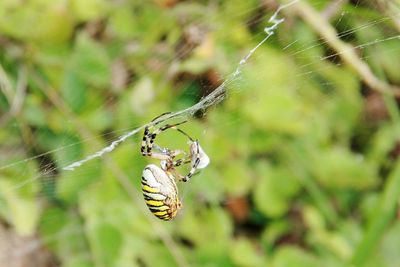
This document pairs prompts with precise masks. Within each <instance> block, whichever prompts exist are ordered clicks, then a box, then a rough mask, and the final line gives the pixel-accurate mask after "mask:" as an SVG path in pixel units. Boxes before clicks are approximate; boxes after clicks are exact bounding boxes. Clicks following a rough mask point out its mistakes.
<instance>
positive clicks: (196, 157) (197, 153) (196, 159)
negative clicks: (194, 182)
mask: <svg viewBox="0 0 400 267" xmlns="http://www.w3.org/2000/svg"><path fill="white" fill-rule="evenodd" d="M194 142H195V144H196V151H195V152H194V155H193V154H192V155H191V159H187V163H189V162H192V163H193V164H192V168H191V169H190V171H189V173H188V174H187V175H186V176H183V177H182V179H181V180H182V181H184V182H187V181H189V180H190V178H191V177H192V176H193V174H194V173H195V172H196V170H197V167H198V165H199V163H200V149H199V144H198V141H197V140H196V141H194ZM193 157H194V159H193ZM178 161H179V160H178ZM179 165H180V164H179ZM179 165H178V166H179Z"/></svg>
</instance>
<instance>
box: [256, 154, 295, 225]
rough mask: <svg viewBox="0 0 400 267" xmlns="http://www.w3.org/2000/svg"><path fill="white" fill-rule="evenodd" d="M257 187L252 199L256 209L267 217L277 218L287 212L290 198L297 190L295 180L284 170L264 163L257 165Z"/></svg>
mask: <svg viewBox="0 0 400 267" xmlns="http://www.w3.org/2000/svg"><path fill="white" fill-rule="evenodd" d="M256 170H257V177H258V179H259V180H258V181H257V187H255V189H254V195H253V199H254V202H255V204H256V207H257V208H258V209H259V210H260V211H261V212H263V213H264V214H265V215H266V216H269V217H279V216H282V215H283V214H284V213H285V212H287V211H288V209H289V205H290V198H291V197H292V196H294V195H295V194H296V193H297V192H298V191H299V190H300V185H299V183H298V181H297V180H296V178H295V177H294V176H293V175H292V174H291V173H290V172H289V171H287V170H285V169H274V168H272V167H270V166H268V165H267V163H265V162H263V163H262V162H260V164H258V165H257V168H256Z"/></svg>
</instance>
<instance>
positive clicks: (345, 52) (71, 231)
mask: <svg viewBox="0 0 400 267" xmlns="http://www.w3.org/2000/svg"><path fill="white" fill-rule="evenodd" d="M299 2H300V3H299ZM346 2H347V1H335V2H333V3H332V4H331V5H328V6H329V8H326V10H325V12H326V13H324V15H326V16H328V17H329V14H331V16H332V13H333V14H334V13H335V12H339V10H340V8H341V5H343V4H345V3H346ZM313 3H314V4H313V5H314V6H313V9H317V8H318V7H319V6H322V5H323V4H325V2H319V1H315V2H313ZM391 3H392V2H390V4H391ZM393 3H395V2H393ZM303 4H304V2H302V1H292V2H290V3H287V4H285V5H282V6H281V7H279V8H277V10H276V12H275V13H274V14H273V15H272V16H271V17H270V19H269V21H268V22H269V24H268V26H267V27H266V28H265V29H264V31H265V32H264V33H258V34H257V38H255V39H256V40H260V39H261V41H259V42H258V43H257V42H254V43H257V45H256V46H254V47H253V48H252V49H251V50H249V51H248V52H245V56H244V57H243V58H242V59H240V60H239V63H237V64H235V63H233V64H231V65H230V66H229V70H228V71H227V73H229V71H231V74H229V75H227V76H226V78H225V79H223V81H222V83H221V84H220V85H219V86H218V87H217V88H215V89H214V90H212V92H211V93H209V94H207V95H206V96H204V97H202V98H201V99H200V101H199V102H197V103H195V104H194V105H191V106H190V107H188V108H183V109H178V110H177V111H173V112H171V113H169V114H166V115H164V116H162V117H160V118H158V119H157V120H155V121H154V122H148V123H145V124H139V123H137V125H140V126H138V127H135V128H134V129H119V130H118V131H112V132H109V133H107V134H105V135H104V136H96V137H93V136H91V135H90V134H87V135H85V131H84V130H83V131H82V132H81V133H83V134H82V136H84V138H83V139H84V140H83V141H81V140H77V141H75V142H74V141H73V140H76V139H74V138H73V137H72V138H70V137H65V138H64V139H63V140H62V142H61V143H64V144H66V145H61V146H60V147H58V148H57V149H55V150H54V149H53V150H49V151H47V152H45V153H40V154H37V155H36V156H34V157H29V158H24V159H22V160H14V159H11V160H9V159H2V161H4V162H10V163H2V164H0V173H7V172H15V174H14V175H15V176H18V177H20V178H17V179H16V180H17V182H15V181H13V182H12V183H10V184H8V182H7V183H4V184H2V186H3V189H2V192H1V194H2V195H5V196H6V197H3V198H4V199H6V200H5V201H4V203H2V204H1V207H3V208H2V211H1V213H2V215H3V217H4V218H7V220H8V221H9V222H10V223H11V224H12V221H13V220H18V218H15V217H14V218H13V217H12V216H10V215H7V213H9V209H10V208H9V207H7V201H11V200H12V199H19V201H21V202H23V201H25V200H24V199H23V197H22V196H23V195H24V192H25V191H29V190H33V191H37V190H38V189H37V188H38V187H39V186H42V187H44V188H49V189H48V190H49V191H51V187H54V186H56V185H55V181H54V177H58V176H59V175H60V173H62V174H63V179H64V180H65V179H67V180H69V181H70V187H72V188H77V187H80V186H82V187H84V188H85V186H84V185H86V183H91V182H93V180H95V179H94V178H93V176H95V175H96V173H97V172H96V168H97V167H96V166H97V165H96V160H95V159H99V158H102V161H104V165H106V166H107V168H108V169H109V170H110V173H113V175H112V177H113V178H116V179H118V181H119V183H120V184H121V185H122V186H123V187H124V189H125V190H126V191H127V194H128V195H129V197H130V198H131V199H132V200H133V202H134V203H136V205H137V206H139V209H142V210H141V212H142V213H143V214H144V217H145V218H146V220H147V223H148V224H150V225H151V229H153V230H154V232H155V233H156V234H155V235H156V236H158V237H159V238H160V239H161V240H162V241H163V244H164V245H165V246H166V247H168V249H169V251H170V253H171V255H172V258H173V259H174V261H175V263H176V264H177V265H178V266H189V264H188V259H187V258H186V257H185V255H184V253H182V251H181V248H180V247H179V246H178V245H177V244H176V242H175V240H173V238H172V237H171V234H170V232H169V231H168V229H166V228H167V227H165V226H164V225H162V224H160V223H159V222H157V221H155V220H153V218H151V216H152V215H151V214H149V213H148V211H147V210H146V208H145V207H144V206H143V203H142V202H143V201H142V199H141V195H138V191H137V190H136V189H135V187H133V186H132V185H131V180H130V178H129V177H127V176H126V174H125V172H124V171H122V170H121V167H120V166H119V164H115V163H114V162H113V161H114V157H113V156H112V155H113V154H114V153H117V152H118V150H116V148H117V147H118V148H119V149H121V150H123V151H124V148H122V146H121V148H120V147H119V146H120V145H121V144H122V143H125V142H126V141H128V140H130V139H131V138H132V137H134V136H136V135H141V131H142V130H143V129H144V128H145V127H146V126H151V125H153V124H156V123H167V122H169V121H171V120H175V119H192V118H193V117H195V116H196V114H198V113H199V112H200V113H202V114H203V115H205V114H208V112H209V110H210V108H211V107H214V106H216V105H218V104H219V103H221V101H223V100H226V99H228V100H229V97H227V95H228V96H229V94H238V95H241V94H246V93H247V92H245V91H244V90H245V89H243V88H242V87H245V86H244V84H246V83H249V84H251V83H254V82H256V81H260V80H263V79H266V78H265V77H262V75H264V72H262V71H258V70H257V69H256V68H252V67H251V66H250V65H251V62H252V60H254V61H257V60H260V59H261V60H269V59H268V58H267V59H265V58H264V57H263V56H262V50H261V49H262V48H263V46H267V45H269V44H271V45H276V43H275V42H276V41H275V40H273V39H272V38H271V39H270V40H271V43H269V42H267V43H265V42H266V41H267V40H269V38H270V37H271V36H272V35H273V34H274V33H275V32H276V31H277V30H278V31H279V30H280V29H281V27H283V28H282V29H285V28H284V26H285V24H286V23H288V22H287V20H286V21H284V20H283V19H284V18H285V17H286V15H287V16H290V14H291V12H296V14H297V15H298V16H300V17H301V18H302V19H303V20H304V21H307V22H309V23H310V24H311V25H317V26H316V27H315V28H314V30H315V32H317V33H318V34H319V36H320V39H317V40H316V41H314V42H312V43H309V44H307V45H304V43H302V45H303V46H300V47H299V46H296V44H297V43H298V42H299V40H298V39H300V38H302V36H299V37H295V38H293V39H294V40H289V41H287V42H286V44H285V45H284V46H283V47H282V48H281V49H282V50H283V51H287V53H288V55H289V56H291V57H300V58H301V56H302V55H304V54H307V53H308V52H310V51H312V50H313V49H315V48H318V47H321V46H325V45H327V46H329V47H330V48H331V49H332V51H333V52H332V53H329V54H328V55H326V56H323V57H319V58H315V60H314V61H311V62H302V63H301V65H300V66H299V69H301V70H302V71H303V72H300V73H295V74H294V76H296V77H305V78H307V77H310V76H313V75H314V74H315V73H313V71H312V70H311V71H310V69H312V68H311V67H312V66H313V65H315V64H319V62H321V61H331V62H333V63H334V64H336V65H341V64H345V65H348V66H349V67H350V68H351V69H353V71H354V72H355V73H357V74H358V76H359V77H360V79H361V80H363V82H364V84H366V86H368V87H369V88H371V89H372V90H375V91H377V92H383V93H385V94H387V95H393V94H394V95H398V91H399V89H398V87H396V86H392V85H389V84H390V83H388V82H386V81H384V80H383V79H380V78H378V77H377V75H375V74H374V72H373V70H371V68H370V67H369V66H368V65H367V63H366V62H368V60H369V59H368V58H366V57H363V56H360V55H357V53H356V51H363V50H364V49H368V48H371V47H374V46H375V45H377V44H380V43H394V42H397V44H398V40H399V34H398V32H393V33H391V34H390V36H384V37H377V38H374V39H369V40H368V39H367V40H365V41H363V43H361V44H358V45H353V46H350V45H348V43H346V41H347V38H349V40H351V37H352V35H355V34H357V33H360V32H362V31H368V30H369V29H373V27H374V26H376V25H385V24H387V23H391V22H393V21H394V23H397V24H395V25H397V27H399V22H398V21H399V14H398V13H391V14H385V15H384V16H383V17H381V18H372V19H371V20H370V21H369V22H367V23H364V24H361V25H359V26H358V27H349V26H348V25H347V24H346V18H347V16H348V14H347V12H346V11H342V13H341V15H340V16H339V19H337V22H336V23H337V24H336V25H334V26H335V27H336V28H339V29H341V30H340V31H339V32H338V34H336V33H334V32H332V29H331V28H327V26H329V24H327V23H326V22H325V23H324V22H323V21H321V20H315V18H319V17H320V16H317V15H316V14H314V13H313V9H309V6H308V5H303ZM393 5H395V4H393ZM354 6H355V7H356V8H358V6H359V5H358V3H356V4H355V5H354ZM376 6H378V4H376ZM255 9H256V7H255V8H254V9H245V10H243V12H242V13H230V12H231V11H228V12H227V13H228V14H227V15H226V16H227V17H229V18H232V19H233V18H234V17H235V16H243V15H244V14H250V13H252V12H253V11H254V10H255ZM235 12H237V11H235ZM282 12H283V13H284V15H283V14H281V13H282ZM285 12H287V13H285ZM330 12H331V13H330ZM265 16H266V15H263V16H262V17H260V18H258V20H259V21H263V20H265ZM289 23H290V22H289ZM217 26H218V25H217ZM278 26H279V27H278ZM260 36H261V37H260ZM374 37H375V36H374ZM296 38H298V39H296ZM390 49H392V51H390ZM399 49H400V47H399V46H394V45H393V46H391V48H389V47H388V48H387V49H386V50H385V52H386V53H393V51H397V52H398V50H399ZM339 59H341V60H339ZM174 60H175V58H173V59H171V62H173V61H174ZM234 61H235V62H237V61H238V60H234ZM172 65H173V64H172ZM247 67H249V69H248V70H247V69H246V68H247ZM324 67H326V68H328V67H327V66H324ZM226 69H228V68H226ZM232 69H233V71H232ZM272 73H273V72H272ZM271 75H272V74H271ZM16 76H17V77H18V81H19V86H17V87H16V88H17V94H18V95H24V94H26V92H24V91H23V89H19V90H18V88H24V84H26V80H27V79H28V77H27V71H26V70H25V69H24V68H23V67H22V68H21V69H20V71H19V72H18V73H17V74H16ZM249 77H250V78H249ZM268 78H269V76H268V77H267V79H268ZM31 79H36V81H35V83H37V84H39V86H43V87H44V88H48V90H49V92H51V89H50V87H49V85H48V84H46V83H44V82H43V79H41V77H34V78H31ZM288 79H289V80H290V79H291V77H288ZM0 81H1V82H2V88H3V89H4V88H12V87H13V85H12V84H7V81H8V79H7V74H6V71H5V70H4V69H1V71H0ZM266 82H268V81H266ZM326 85H327V86H326V87H328V89H327V90H329V83H328V82H326ZM4 90H5V91H7V89H4ZM276 90H279V88H278V89H276ZM300 90H303V91H304V90H305V89H304V88H301V89H300ZM47 97H49V98H52V99H53V101H55V102H58V101H59V100H58V99H57V97H54V96H52V95H51V93H49V94H47ZM330 97H331V95H330V94H329V93H328V94H327V98H326V103H323V104H327V105H328V104H329V102H330ZM15 99H16V101H15V103H13V105H12V108H11V109H10V113H9V114H10V116H11V117H12V114H13V112H14V111H13V109H18V107H19V106H21V103H18V101H17V100H18V99H21V97H15ZM111 101H112V99H111V98H110V99H108V100H107V101H106V102H105V103H100V107H99V110H100V108H103V107H104V106H106V105H107V103H110V102H111ZM257 104H258V101H257V100H255V102H254V105H257ZM61 105H62V104H61ZM61 112H62V111H61ZM67 113H68V112H67ZM210 114H212V111H211V112H210ZM155 115H156V114H155ZM220 119H221V121H219V123H220V126H221V128H229V126H230V125H231V124H234V123H236V122H235V119H233V118H231V117H229V116H228V117H226V118H220ZM67 123H71V125H73V124H74V123H75V122H67ZM243 123H245V122H243ZM78 127H79V123H78ZM73 128H74V127H72V126H71V129H73ZM82 128H83V127H82ZM200 133H202V132H201V131H200ZM203 134H204V132H203ZM108 136H111V139H112V140H113V141H111V142H110V144H109V145H107V146H105V147H103V148H102V149H101V150H98V151H94V152H92V153H90V154H88V155H87V156H85V157H83V158H75V159H74V161H62V162H63V163H62V164H58V165H57V166H54V164H53V163H49V161H48V157H51V156H52V155H54V154H56V153H59V154H63V153H68V151H69V149H71V148H74V147H76V146H82V145H85V144H92V143H96V139H98V138H108ZM115 136H117V137H116V138H115ZM199 139H200V142H201V136H200V138H199ZM71 140H72V142H71ZM126 143H129V142H126ZM126 143H125V144H126ZM93 147H98V146H93ZM127 147H128V148H125V149H132V153H135V151H136V152H138V153H139V145H137V144H133V145H132V144H128V145H127ZM11 149H12V150H14V151H13V152H16V153H17V154H18V153H19V151H18V149H16V148H11ZM2 151H4V149H2ZM111 152H112V153H111ZM206 152H207V151H206ZM11 154H12V153H11ZM106 154H107V157H104V158H103V156H105V155H106ZM209 156H210V158H211V162H212V161H213V155H210V154H209ZM136 159H137V158H136ZM37 161H39V162H40V165H41V166H42V168H41V171H40V173H39V174H32V173H30V168H29V167H28V166H29V165H31V164H35V163H36V162H37ZM54 162H56V163H59V161H58V160H54ZM93 162H94V163H93ZM90 164H93V165H90ZM123 164H128V163H126V162H123ZM139 166H141V162H140V160H138V163H136V162H135V163H133V164H132V166H131V169H137V170H135V173H136V174H137V173H140V167H139ZM85 167H86V168H85ZM15 169H17V170H16V171H15ZM200 175H201V176H202V177H199V179H202V178H203V174H200ZM86 177H92V178H90V179H93V180H92V181H90V179H88V180H87V179H86ZM78 180H81V181H78ZM82 180H83V181H82ZM38 181H39V183H38ZM106 182H107V181H102V182H98V183H97V185H96V186H101V183H106ZM191 186H192V185H191ZM192 187H193V186H192ZM32 188H33V189H32ZM35 188H36V189H35ZM71 190H72V189H71ZM85 190H86V189H85ZM15 192H17V193H15ZM88 193H90V192H89V190H88ZM185 195H186V194H185ZM47 197H49V198H50V199H51V198H52V196H48V195H47V191H46V190H42V191H40V193H38V194H37V199H38V202H45V201H43V199H45V198H47ZM69 197H70V199H69V200H68V201H71V202H72V203H73V202H74V201H76V199H75V198H78V196H77V195H71V196H69ZM55 201H56V200H55ZM95 201H98V202H100V201H101V200H95ZM26 202H29V201H26ZM40 205H45V204H42V203H40V204H39V206H40ZM35 206H37V203H31V202H30V203H26V204H24V205H21V207H22V208H21V210H19V211H14V213H13V214H14V215H13V216H21V213H24V212H27V214H31V213H30V212H28V210H29V209H38V208H37V207H35ZM7 210H8V211H7ZM86 212H87V211H86ZM328 212H329V211H328ZM11 213H12V212H11ZM58 215H59V214H58V213H57V211H54V214H52V213H51V212H49V213H46V217H44V218H42V221H43V222H44V223H43V225H44V226H43V227H44V229H45V230H44V231H45V232H46V230H49V229H51V227H52V223H53V222H57V221H58V220H59V218H57V216H58ZM136 215H137V214H136ZM36 216H40V213H39V212H38V213H37V215H36ZM77 218H78V219H77V220H79V216H77ZM75 219H76V218H75ZM38 221H39V218H32V224H31V225H29V224H22V226H20V228H19V229H18V231H20V232H21V233H27V232H29V231H30V229H31V228H32V227H34V224H35V223H37V222H38ZM142 222H143V221H142ZM71 224H72V225H73V227H69V228H68V230H66V231H60V232H57V231H55V233H54V234H49V235H46V236H47V237H46V238H44V239H43V240H41V241H38V240H36V239H34V240H33V241H32V243H31V244H34V245H33V247H35V245H36V247H37V246H39V245H41V244H43V243H44V244H52V243H53V242H54V240H60V239H64V238H68V236H71V235H77V236H79V235H81V234H82V233H83V232H84V229H82V228H83V227H82V225H81V224H79V223H78V222H76V221H74V222H72V223H71ZM24 231H25V232H24ZM85 242H86V241H83V242H82V243H85ZM83 256H84V257H87V258H90V257H91V256H90V255H83Z"/></svg>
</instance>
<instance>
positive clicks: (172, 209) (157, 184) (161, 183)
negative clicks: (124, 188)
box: [140, 114, 210, 221]
mask: <svg viewBox="0 0 400 267" xmlns="http://www.w3.org/2000/svg"><path fill="white" fill-rule="evenodd" d="M162 115H164V114H162ZM162 115H160V116H162ZM160 116H158V117H157V118H159V117H160ZM157 118H155V119H153V121H154V120H156V119H157ZM183 123H186V121H183V122H179V123H176V124H167V125H164V126H162V127H160V128H158V129H156V130H154V131H151V130H152V128H153V127H155V126H156V125H157V124H158V123H155V124H154V125H152V126H150V127H146V128H145V130H144V135H143V140H142V146H141V149H140V151H141V153H142V155H143V156H148V157H151V158H155V159H159V160H160V165H161V168H160V167H158V166H156V165H154V164H149V165H147V166H146V167H145V168H144V170H143V173H142V191H143V195H144V198H145V201H146V204H147V206H148V207H149V209H150V211H151V212H152V213H153V214H154V215H155V216H157V217H158V218H160V219H162V220H166V221H168V220H171V219H173V218H174V217H175V216H176V214H177V212H178V210H179V209H180V208H181V206H182V204H181V202H180V200H179V198H178V188H177V186H176V180H179V181H184V182H186V181H188V180H189V179H190V178H191V177H192V176H193V174H194V173H195V172H196V170H197V169H203V168H205V167H207V165H208V164H209V162H210V159H209V157H208V156H207V155H206V154H205V153H204V151H203V149H202V148H201V146H200V144H199V142H198V140H194V139H193V138H191V137H190V136H189V135H188V134H187V133H185V132H184V131H183V130H181V129H179V128H178V127H177V126H179V125H181V124H183ZM168 129H174V130H177V131H178V132H180V133H181V134H183V135H185V136H186V137H187V138H188V139H189V142H188V144H189V154H187V153H186V152H185V151H182V150H179V149H176V150H170V149H168V148H161V147H159V146H158V145H156V144H154V140H155V138H156V136H157V135H158V134H160V133H162V132H163V131H165V130H168ZM154 150H157V152H155V151H154ZM180 154H183V155H184V156H183V158H180V159H177V160H175V158H176V156H178V155H180ZM188 163H190V164H191V169H190V171H189V173H188V174H187V175H181V174H180V173H178V172H177V170H176V167H178V166H181V165H183V164H188Z"/></svg>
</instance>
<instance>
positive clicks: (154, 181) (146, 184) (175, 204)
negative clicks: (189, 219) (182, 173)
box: [142, 164, 181, 221]
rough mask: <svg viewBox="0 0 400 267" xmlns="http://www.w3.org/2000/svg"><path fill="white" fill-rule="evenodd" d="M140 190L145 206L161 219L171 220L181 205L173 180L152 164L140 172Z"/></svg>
mask: <svg viewBox="0 0 400 267" xmlns="http://www.w3.org/2000/svg"><path fill="white" fill-rule="evenodd" d="M142 191H143V196H144V199H145V202H146V205H147V207H148V208H149V209H150V211H151V212H152V213H153V214H154V215H155V216H157V217H158V218H160V219H162V220H166V221H168V220H171V219H173V218H174V217H175V216H176V213H177V211H178V209H179V208H180V207H181V204H180V201H179V199H178V188H177V186H176V183H175V180H174V178H173V177H171V176H170V175H169V174H168V173H167V172H165V171H163V170H162V169H161V168H159V167H157V166H156V165H154V164H150V165H147V166H146V168H145V169H144V170H143V174H142Z"/></svg>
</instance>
